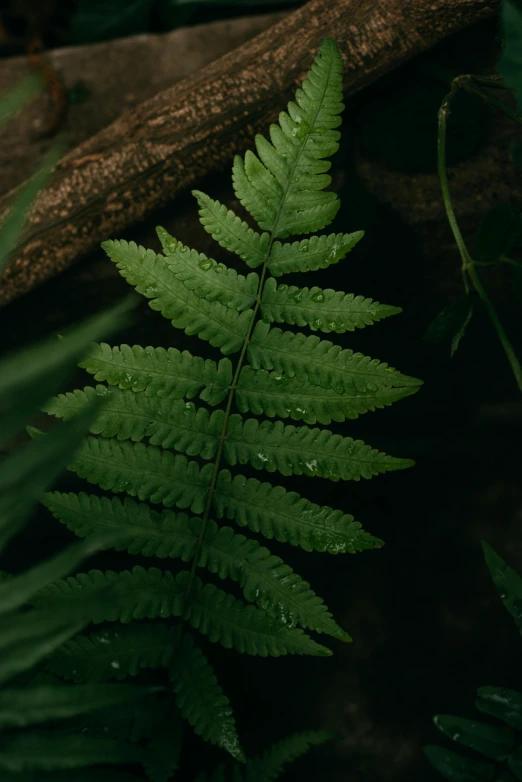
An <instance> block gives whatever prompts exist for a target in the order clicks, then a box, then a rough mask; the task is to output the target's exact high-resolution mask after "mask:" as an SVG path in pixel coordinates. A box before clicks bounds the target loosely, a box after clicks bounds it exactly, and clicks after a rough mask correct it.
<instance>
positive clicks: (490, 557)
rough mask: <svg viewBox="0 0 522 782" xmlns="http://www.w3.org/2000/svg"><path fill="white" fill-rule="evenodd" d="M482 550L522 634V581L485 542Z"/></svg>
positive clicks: (496, 584)
mask: <svg viewBox="0 0 522 782" xmlns="http://www.w3.org/2000/svg"><path fill="white" fill-rule="evenodd" d="M482 549H483V551H484V557H485V560H486V564H487V566H488V568H489V570H490V573H491V578H492V579H493V583H494V584H495V586H496V588H497V589H498V593H499V595H500V598H501V600H502V602H503V603H504V605H505V606H506V608H507V610H508V611H509V613H510V614H511V616H512V617H513V619H514V620H515V624H516V626H517V627H518V629H519V630H520V631H521V632H522V579H521V578H520V576H519V575H518V574H517V573H515V571H514V570H512V569H511V568H510V567H508V566H507V565H506V563H505V562H504V560H503V559H502V557H500V556H499V555H498V554H497V553H496V552H495V551H493V549H492V548H491V546H489V545H488V544H487V543H486V542H485V541H482Z"/></svg>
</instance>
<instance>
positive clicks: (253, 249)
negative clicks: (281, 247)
mask: <svg viewBox="0 0 522 782" xmlns="http://www.w3.org/2000/svg"><path fill="white" fill-rule="evenodd" d="M192 195H193V196H195V197H196V198H197V201H198V204H199V215H200V218H201V220H200V221H201V223H202V225H203V227H204V228H205V231H207V232H208V233H209V234H210V235H211V236H212V237H213V238H214V239H215V240H216V242H217V243H218V244H220V245H221V247H224V248H225V249H226V250H229V251H230V252H233V253H235V254H236V255H239V257H240V258H241V259H242V260H243V261H245V263H246V264H247V265H248V266H250V267H251V268H252V269H255V268H256V267H257V266H261V264H262V263H264V261H265V260H266V256H267V253H268V248H269V244H270V235H269V234H267V233H262V234H258V233H256V231H254V230H253V229H252V228H249V226H248V225H247V224H246V223H245V222H244V221H243V220H241V219H240V218H239V217H238V216H237V215H235V214H234V212H233V211H232V210H231V209H227V207H226V206H225V205H224V204H220V203H219V201H213V200H212V199H211V198H209V197H208V196H207V195H205V193H202V192H200V191H199V190H193V191H192Z"/></svg>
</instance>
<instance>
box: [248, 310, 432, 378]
mask: <svg viewBox="0 0 522 782" xmlns="http://www.w3.org/2000/svg"><path fill="white" fill-rule="evenodd" d="M248 357H249V361H250V363H251V364H252V366H253V368H254V369H270V370H272V369H273V370H275V371H276V372H286V374H288V375H290V377H294V376H295V377H297V378H298V380H309V381H310V382H311V383H315V384H317V385H318V386H321V387H323V388H334V389H335V390H337V391H340V392H341V393H342V391H343V390H344V391H348V392H351V391H356V392H358V391H379V390H380V389H382V388H390V387H392V388H396V387H398V386H410V387H412V386H416V387H418V386H420V385H421V381H419V380H417V379H416V378H414V377H408V376H407V375H402V374H401V373H400V372H398V371H397V370H396V369H394V368H393V367H389V366H388V364H385V363H383V362H380V361H378V360H377V359H372V358H369V357H368V356H363V355H362V353H354V352H353V351H352V350H343V349H342V348H341V347H340V346H339V345H334V344H333V343H332V342H329V341H328V340H321V339H320V338H319V337H316V336H313V335H312V336H309V337H306V336H305V335H304V334H300V333H299V334H293V333H292V332H291V331H282V330H281V329H278V328H273V329H271V328H270V326H269V325H268V323H265V322H264V321H261V320H260V321H258V322H257V323H256V326H255V328H254V332H253V335H252V339H251V341H250V344H249V346H248Z"/></svg>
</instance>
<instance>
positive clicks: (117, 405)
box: [43, 385, 225, 459]
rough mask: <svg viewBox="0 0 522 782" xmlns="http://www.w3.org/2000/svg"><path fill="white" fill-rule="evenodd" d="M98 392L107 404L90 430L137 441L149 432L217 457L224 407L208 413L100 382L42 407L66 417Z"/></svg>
mask: <svg viewBox="0 0 522 782" xmlns="http://www.w3.org/2000/svg"><path fill="white" fill-rule="evenodd" d="M100 396H102V397H104V405H103V406H102V408H101V410H100V412H99V413H98V415H97V416H96V418H95V419H94V421H93V422H92V423H91V425H90V427H89V431H90V432H91V433H92V434H101V435H103V437H117V438H118V440H129V439H130V440H133V441H134V442H139V441H140V440H143V438H144V437H147V438H149V442H150V443H151V445H161V446H162V447H163V448H173V449H175V450H176V451H182V452H183V453H186V454H188V455H189V456H201V458H202V459H212V458H213V457H214V456H215V453H216V450H217V446H218V442H219V434H220V432H221V430H222V428H223V422H224V420H225V412H224V410H214V412H213V413H211V414H210V413H209V412H208V410H206V409H205V408H196V407H195V406H194V404H193V403H192V402H183V401H182V400H175V401H172V400H170V399H161V400H158V399H154V397H147V396H145V395H144V394H136V393H134V392H133V391H130V390H122V389H119V388H112V389H108V388H107V387H106V386H102V385H99V386H96V388H91V387H90V386H87V387H86V388H84V389H83V391H80V390H78V389H77V390H76V391H68V392H67V393H66V394H59V395H58V396H56V397H54V398H53V399H51V400H49V402H48V403H47V404H46V405H45V406H44V408H43V409H44V410H45V411H46V412H47V413H50V414H51V415H54V416H56V417H57V418H63V419H65V420H66V421H67V420H69V419H70V418H72V417H73V416H74V415H77V414H78V413H79V412H81V411H82V410H85V409H86V408H88V407H89V406H90V405H91V404H92V402H93V401H94V400H95V399H96V398H97V397H100Z"/></svg>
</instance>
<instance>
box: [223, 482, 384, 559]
mask: <svg viewBox="0 0 522 782" xmlns="http://www.w3.org/2000/svg"><path fill="white" fill-rule="evenodd" d="M214 510H215V511H216V513H217V515H218V517H219V518H223V517H226V518H229V519H235V521H236V523H237V524H239V525H240V526H242V527H249V529H251V530H252V531H253V532H260V533H261V534H262V535H264V536H265V537H267V538H269V539H271V538H275V539H276V540H278V541H280V542H281V543H291V544H292V545H293V546H301V548H303V549H304V550H305V551H327V552H329V553H330V554H352V553H354V552H355V551H364V550H365V549H371V548H378V547H380V546H381V545H382V541H380V540H379V539H378V538H374V537H373V536H372V535H370V534H368V533H367V532H365V531H364V530H363V529H361V525H360V523H359V522H357V521H354V519H353V516H349V515H347V514H344V513H343V512H342V511H340V510H332V508H329V507H328V506H326V505H323V506H320V505H316V504H315V503H313V502H310V501H309V500H306V499H304V498H303V497H300V496H299V494H297V493H296V492H287V491H286V489H284V488H283V487H282V486H272V485H271V484H270V483H261V482H260V481H258V480H256V479H255V478H248V479H247V478H245V477H244V476H243V475H236V476H235V478H234V479H232V476H231V474H230V472H229V471H228V470H222V471H221V472H220V473H219V475H218V480H217V486H216V492H215V494H214Z"/></svg>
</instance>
